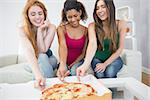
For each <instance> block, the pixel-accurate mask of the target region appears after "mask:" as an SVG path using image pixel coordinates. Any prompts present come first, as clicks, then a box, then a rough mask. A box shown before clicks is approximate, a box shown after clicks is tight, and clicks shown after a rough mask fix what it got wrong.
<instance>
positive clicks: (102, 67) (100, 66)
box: [94, 63, 106, 72]
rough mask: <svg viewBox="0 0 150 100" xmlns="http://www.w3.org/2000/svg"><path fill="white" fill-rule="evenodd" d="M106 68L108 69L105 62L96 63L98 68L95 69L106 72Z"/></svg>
mask: <svg viewBox="0 0 150 100" xmlns="http://www.w3.org/2000/svg"><path fill="white" fill-rule="evenodd" d="M105 69H106V64H105V63H98V64H96V68H95V69H94V70H95V72H104V71H105Z"/></svg>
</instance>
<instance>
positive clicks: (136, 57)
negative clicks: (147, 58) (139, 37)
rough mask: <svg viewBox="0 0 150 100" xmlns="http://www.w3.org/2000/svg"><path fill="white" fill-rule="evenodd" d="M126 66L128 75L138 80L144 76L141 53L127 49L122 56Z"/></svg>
mask: <svg viewBox="0 0 150 100" xmlns="http://www.w3.org/2000/svg"><path fill="white" fill-rule="evenodd" d="M121 57H122V59H123V62H124V64H125V65H126V66H127V67H128V73H129V74H130V75H131V76H133V77H135V78H136V79H138V80H141V75H142V54H141V52H139V51H135V50H127V49H125V50H124V51H123V53H122V54H121Z"/></svg>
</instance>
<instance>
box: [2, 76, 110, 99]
mask: <svg viewBox="0 0 150 100" xmlns="http://www.w3.org/2000/svg"><path fill="white" fill-rule="evenodd" d="M65 81H66V82H79V81H78V79H77V77H76V76H70V77H66V78H65ZM80 82H81V83H87V84H90V85H91V86H92V87H93V88H94V89H95V90H96V91H97V93H98V94H99V95H100V96H101V97H102V98H103V96H104V98H107V99H105V100H111V91H110V90H109V89H107V88H106V87H105V86H104V85H103V84H100V83H99V81H98V80H97V79H96V78H95V77H94V76H92V75H87V76H85V77H82V78H81V81H80ZM58 83H62V82H61V81H60V80H59V79H58V78H50V79H47V81H46V86H47V87H49V86H52V85H54V84H58ZM33 84H34V81H31V82H28V83H20V84H0V100H40V96H41V91H40V90H38V89H35V88H34V86H33ZM103 94H104V95H103Z"/></svg>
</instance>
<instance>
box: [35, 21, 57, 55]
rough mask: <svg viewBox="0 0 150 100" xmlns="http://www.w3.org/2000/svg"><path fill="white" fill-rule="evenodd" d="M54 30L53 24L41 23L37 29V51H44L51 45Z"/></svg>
mask: <svg viewBox="0 0 150 100" xmlns="http://www.w3.org/2000/svg"><path fill="white" fill-rule="evenodd" d="M55 32H56V27H55V25H53V24H50V23H49V24H48V25H45V24H44V25H43V26H41V27H40V28H38V30H37V45H38V48H39V51H40V52H42V53H45V52H46V51H47V50H48V49H49V48H50V46H51V44H52V41H53V39H54V36H55Z"/></svg>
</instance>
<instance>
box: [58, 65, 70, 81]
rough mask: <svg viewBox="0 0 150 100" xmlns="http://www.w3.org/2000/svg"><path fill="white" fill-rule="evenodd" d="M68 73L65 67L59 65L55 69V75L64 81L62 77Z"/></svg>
mask: <svg viewBox="0 0 150 100" xmlns="http://www.w3.org/2000/svg"><path fill="white" fill-rule="evenodd" d="M69 74H70V71H69V70H67V69H66V68H65V67H62V66H60V67H59V69H58V71H57V76H58V78H59V79H60V80H61V81H64V78H65V77H66V76H68V75H69Z"/></svg>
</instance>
